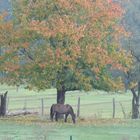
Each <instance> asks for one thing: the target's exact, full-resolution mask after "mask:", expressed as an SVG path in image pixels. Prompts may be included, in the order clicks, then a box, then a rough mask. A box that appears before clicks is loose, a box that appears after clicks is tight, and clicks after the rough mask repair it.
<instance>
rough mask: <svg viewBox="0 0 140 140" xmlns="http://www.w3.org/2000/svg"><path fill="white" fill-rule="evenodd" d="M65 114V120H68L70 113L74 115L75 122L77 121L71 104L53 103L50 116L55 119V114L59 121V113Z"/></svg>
mask: <svg viewBox="0 0 140 140" xmlns="http://www.w3.org/2000/svg"><path fill="white" fill-rule="evenodd" d="M59 114H65V122H67V117H68V115H69V114H70V115H71V117H72V121H73V123H75V118H76V116H75V114H74V111H73V108H72V107H71V105H69V104H66V105H63V104H53V105H52V106H51V109H50V118H51V120H52V121H53V116H54V115H55V120H56V121H58V115H59Z"/></svg>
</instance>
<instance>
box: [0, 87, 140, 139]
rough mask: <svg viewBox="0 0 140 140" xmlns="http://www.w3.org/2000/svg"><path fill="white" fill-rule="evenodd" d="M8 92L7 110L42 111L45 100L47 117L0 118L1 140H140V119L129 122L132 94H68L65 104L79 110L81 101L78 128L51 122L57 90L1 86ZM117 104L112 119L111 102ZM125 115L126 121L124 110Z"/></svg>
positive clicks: (1, 90)
mask: <svg viewBox="0 0 140 140" xmlns="http://www.w3.org/2000/svg"><path fill="white" fill-rule="evenodd" d="M7 90H8V111H14V110H18V109H20V110H21V109H23V108H24V107H25V106H26V109H31V110H36V111H38V112H40V110H41V99H42V98H43V99H44V106H45V108H44V111H45V114H44V116H41V113H40V114H39V115H36V116H19V117H10V118H9V117H6V118H0V126H1V127H0V140H70V136H71V135H72V138H73V139H72V140H140V120H136V121H134V120H133V121H132V120H130V112H131V98H132V97H131V93H129V92H127V93H125V94H123V93H107V92H104V91H97V90H94V91H91V92H83V91H73V92H68V93H67V94H66V103H68V104H71V105H72V106H73V108H74V111H75V112H76V111H77V99H78V97H80V99H81V107H80V118H79V119H78V120H77V123H76V125H73V124H72V123H71V119H70V118H69V121H68V123H66V124H65V123H63V121H59V122H58V123H56V122H51V121H50V120H49V109H50V106H51V104H53V103H55V102H56V90H55V89H49V90H46V91H41V92H37V91H29V90H26V89H24V88H19V90H18V92H17V91H16V87H7V86H5V85H2V86H0V92H5V91H7ZM113 98H115V101H116V113H115V119H112V99H113ZM120 103H121V104H122V105H123V109H124V111H125V113H126V117H127V118H126V119H124V116H123V113H122V108H121V106H120Z"/></svg>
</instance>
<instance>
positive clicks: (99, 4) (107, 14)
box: [0, 0, 131, 104]
mask: <svg viewBox="0 0 140 140" xmlns="http://www.w3.org/2000/svg"><path fill="white" fill-rule="evenodd" d="M12 6H13V7H12V9H13V19H12V21H9V23H7V22H4V21H3V20H2V21H3V22H1V23H0V27H2V28H3V31H2V32H1V33H0V35H1V36H2V37H3V38H1V40H0V43H1V48H2V53H1V57H0V64H1V67H0V71H1V73H2V75H3V76H1V78H3V79H2V80H1V82H6V83H9V84H16V85H20V84H24V85H27V87H28V88H30V89H34V88H35V89H38V90H44V89H46V88H50V87H52V86H53V87H55V88H56V89H57V103H62V104H63V103H64V102H65V93H66V91H69V90H76V89H80V90H91V89H92V88H101V89H105V90H114V89H115V90H116V89H117V88H121V87H122V86H123V85H122V82H121V79H120V78H117V79H116V78H115V79H114V78H112V76H111V71H112V70H113V69H118V70H122V71H125V72H126V71H127V70H128V68H129V66H130V64H131V57H129V55H130V54H129V53H126V51H124V50H123V49H122V48H121V47H120V43H119V38H120V37H122V36H123V35H127V33H126V32H125V30H124V28H123V27H122V26H120V25H119V24H118V23H119V21H120V19H121V17H122V15H123V13H124V11H123V9H122V8H121V7H120V5H119V4H117V3H114V2H112V1H107V0H98V1H93V0H67V1H66V0H41V1H40V0H13V1H12ZM1 19H3V18H1ZM7 24H9V25H7ZM6 25H7V26H8V27H6ZM3 33H6V34H3Z"/></svg>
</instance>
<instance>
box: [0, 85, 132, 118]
mask: <svg viewBox="0 0 140 140" xmlns="http://www.w3.org/2000/svg"><path fill="white" fill-rule="evenodd" d="M6 90H8V91H9V92H8V99H9V103H8V110H9V111H13V110H17V109H23V108H24V107H25V106H26V108H27V109H34V110H36V111H38V112H40V111H41V98H43V99H44V106H45V114H49V108H50V106H51V104H53V103H56V89H49V90H46V91H41V92H37V91H29V90H26V89H24V88H19V91H18V92H17V91H16V87H7V86H5V85H1V86H0V91H2V92H4V91H6ZM79 96H80V98H81V109H80V116H81V117H94V118H97V117H98V118H112V99H113V98H115V100H116V117H117V118H123V117H124V116H123V113H122V109H121V106H120V102H121V103H122V105H123V107H124V109H125V112H126V114H127V116H128V117H129V116H130V115H129V114H130V112H131V98H132V97H131V93H129V92H128V93H126V94H120V93H119V94H117V93H109V94H108V93H106V92H104V91H97V90H94V91H91V92H82V91H73V92H67V94H66V101H65V103H68V104H71V105H72V106H73V108H74V110H75V112H76V110H77V100H78V97H79Z"/></svg>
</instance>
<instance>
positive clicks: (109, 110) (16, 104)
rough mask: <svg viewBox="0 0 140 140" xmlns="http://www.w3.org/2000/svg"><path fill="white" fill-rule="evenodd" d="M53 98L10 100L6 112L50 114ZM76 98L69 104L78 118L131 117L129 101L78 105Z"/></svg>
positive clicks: (113, 99)
mask: <svg viewBox="0 0 140 140" xmlns="http://www.w3.org/2000/svg"><path fill="white" fill-rule="evenodd" d="M50 99H51V100H52V99H53V100H54V101H55V97H50V98H48V97H44V98H32V97H30V98H27V97H25V98H19V97H18V98H10V97H8V99H7V111H8V112H12V111H16V110H31V111H34V112H38V114H39V115H46V116H47V115H48V116H49V114H50V107H51V105H52V101H50ZM78 102H79V101H78V98H77V100H76V101H75V102H73V103H71V105H72V107H73V108H74V111H75V113H76V114H77V113H79V115H78V116H79V117H85V118H86V117H93V118H112V117H113V118H129V117H130V115H131V100H130V99H129V100H121V101H119V100H115V98H112V99H111V100H110V101H102V102H96V103H95V102H93V103H83V102H82V101H81V102H80V105H78Z"/></svg>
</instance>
